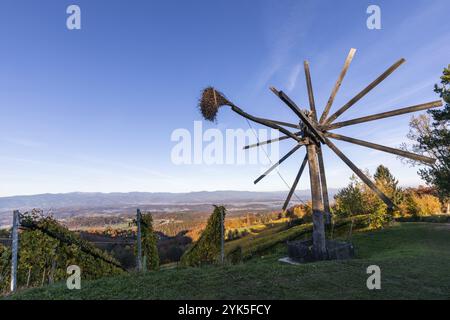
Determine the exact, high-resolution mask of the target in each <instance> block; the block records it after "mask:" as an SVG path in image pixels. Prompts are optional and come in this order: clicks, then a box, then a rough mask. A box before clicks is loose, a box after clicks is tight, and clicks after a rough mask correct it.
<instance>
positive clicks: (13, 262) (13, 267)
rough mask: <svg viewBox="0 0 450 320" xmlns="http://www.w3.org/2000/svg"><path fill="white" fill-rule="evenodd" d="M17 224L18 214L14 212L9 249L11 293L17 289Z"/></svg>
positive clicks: (18, 221)
mask: <svg viewBox="0 0 450 320" xmlns="http://www.w3.org/2000/svg"><path fill="white" fill-rule="evenodd" d="M19 224H20V212H19V211H18V210H14V213H13V225H12V235H11V236H12V248H11V292H14V291H16V289H17V267H18V261H17V258H18V255H19Z"/></svg>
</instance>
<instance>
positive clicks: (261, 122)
mask: <svg viewBox="0 0 450 320" xmlns="http://www.w3.org/2000/svg"><path fill="white" fill-rule="evenodd" d="M231 110H233V111H234V112H236V113H237V114H239V115H241V116H242V117H244V118H247V119H249V120H251V121H253V122H256V123H259V124H262V125H265V126H267V127H270V128H272V129H276V130H278V131H280V132H282V133H284V134H285V135H287V136H289V137H290V138H292V139H294V140H296V141H298V142H301V139H300V138H299V137H298V136H296V135H294V134H293V133H292V132H290V131H288V130H286V129H285V128H283V127H280V126H279V125H277V124H275V123H273V122H270V121H268V120H265V119H261V118H257V117H254V116H252V115H250V114H248V113H246V112H244V111H243V110H242V109H241V108H238V107H236V106H232V107H231Z"/></svg>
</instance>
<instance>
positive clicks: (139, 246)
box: [136, 209, 142, 272]
mask: <svg viewBox="0 0 450 320" xmlns="http://www.w3.org/2000/svg"><path fill="white" fill-rule="evenodd" d="M141 218H142V215H141V210H140V209H137V210H136V225H137V235H136V238H137V239H136V242H137V256H136V268H137V271H138V272H141V271H142V242H141V241H142V240H141Z"/></svg>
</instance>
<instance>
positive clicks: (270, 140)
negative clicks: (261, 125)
mask: <svg viewBox="0 0 450 320" xmlns="http://www.w3.org/2000/svg"><path fill="white" fill-rule="evenodd" d="M294 134H295V135H296V136H301V134H302V132H301V131H298V132H294ZM290 138H291V137H289V136H281V137H278V138H274V139H269V140H266V141H261V142H258V143H254V144H249V145H247V146H244V148H243V149H244V150H245V149H250V148H254V147H259V146H263V145H266V144H269V143H273V142H277V141H283V140H286V139H290ZM299 143H300V144H305V142H304V141H302V142H299Z"/></svg>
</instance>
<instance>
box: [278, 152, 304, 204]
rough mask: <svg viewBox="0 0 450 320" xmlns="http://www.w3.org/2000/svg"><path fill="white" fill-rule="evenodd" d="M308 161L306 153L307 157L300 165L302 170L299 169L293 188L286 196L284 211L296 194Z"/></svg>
mask: <svg viewBox="0 0 450 320" xmlns="http://www.w3.org/2000/svg"><path fill="white" fill-rule="evenodd" d="M306 163H308V155H306V156H305V158H304V159H303V162H302V165H301V166H300V170H298V173H297V176H296V177H295V181H294V184H293V185H292V187H291V190H289V194H288V196H287V198H286V201H284V204H283V211H285V210H286V208H287V207H288V205H289V202H291V198H292V195H293V194H294V191H295V189H296V188H297V184H298V182H299V181H300V177H301V176H302V174H303V170H305V167H306Z"/></svg>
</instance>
